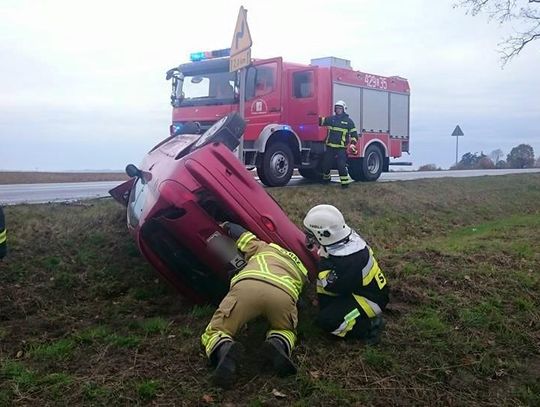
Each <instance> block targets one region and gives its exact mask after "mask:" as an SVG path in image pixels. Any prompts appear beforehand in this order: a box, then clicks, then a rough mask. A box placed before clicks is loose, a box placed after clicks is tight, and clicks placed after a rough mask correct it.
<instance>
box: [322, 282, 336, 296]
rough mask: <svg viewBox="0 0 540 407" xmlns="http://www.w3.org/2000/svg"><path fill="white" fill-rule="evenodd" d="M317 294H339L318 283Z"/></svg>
mask: <svg viewBox="0 0 540 407" xmlns="http://www.w3.org/2000/svg"><path fill="white" fill-rule="evenodd" d="M317 294H320V295H328V296H329V297H337V296H338V295H339V294H336V293H333V292H331V291H327V290H326V289H325V288H324V287H322V286H320V285H318V284H317Z"/></svg>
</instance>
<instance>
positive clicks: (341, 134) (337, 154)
mask: <svg viewBox="0 0 540 407" xmlns="http://www.w3.org/2000/svg"><path fill="white" fill-rule="evenodd" d="M334 113H335V115H334V116H330V117H319V126H326V127H328V135H327V136H326V149H325V152H324V156H323V159H322V173H323V183H328V182H330V170H331V169H332V164H333V162H334V160H336V163H337V168H338V172H339V180H340V181H341V187H342V188H347V187H348V186H349V184H350V183H351V182H353V180H352V179H351V177H350V176H349V173H348V171H347V146H348V145H349V143H350V147H349V148H350V149H351V152H352V153H353V154H356V152H357V150H356V143H357V141H358V134H357V131H356V127H355V125H354V122H353V121H352V120H351V118H350V117H349V115H348V114H347V105H346V104H345V102H344V101H343V100H339V101H337V102H336V103H335V105H334Z"/></svg>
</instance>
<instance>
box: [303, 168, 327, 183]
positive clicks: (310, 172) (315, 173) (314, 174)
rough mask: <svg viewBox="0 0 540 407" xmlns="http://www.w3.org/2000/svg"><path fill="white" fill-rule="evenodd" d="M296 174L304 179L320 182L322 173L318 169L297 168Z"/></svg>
mask: <svg viewBox="0 0 540 407" xmlns="http://www.w3.org/2000/svg"><path fill="white" fill-rule="evenodd" d="M298 172H299V173H300V175H301V176H302V177H304V178H306V179H310V180H313V181H320V180H322V172H321V170H320V169H318V168H299V169H298Z"/></svg>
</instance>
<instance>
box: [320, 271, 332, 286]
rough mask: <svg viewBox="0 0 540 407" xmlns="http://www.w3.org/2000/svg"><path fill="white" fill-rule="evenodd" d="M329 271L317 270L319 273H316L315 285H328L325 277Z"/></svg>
mask: <svg viewBox="0 0 540 407" xmlns="http://www.w3.org/2000/svg"><path fill="white" fill-rule="evenodd" d="M331 271H332V270H331V269H328V270H323V271H319V274H318V275H317V285H320V286H321V287H323V288H324V287H326V286H327V285H328V282H327V281H326V279H327V278H328V274H330V272H331Z"/></svg>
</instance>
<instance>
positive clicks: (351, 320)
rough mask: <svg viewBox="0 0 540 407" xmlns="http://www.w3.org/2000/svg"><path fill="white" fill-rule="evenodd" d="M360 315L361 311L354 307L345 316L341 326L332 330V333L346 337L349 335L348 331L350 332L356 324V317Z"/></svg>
mask: <svg viewBox="0 0 540 407" xmlns="http://www.w3.org/2000/svg"><path fill="white" fill-rule="evenodd" d="M359 316H360V311H358V309H357V308H355V309H353V310H352V311H351V312H349V313H348V314H347V315H345V317H343V322H342V323H341V325H340V326H338V327H337V329H335V330H334V331H332V332H331V333H332V335H336V336H340V337H342V338H343V337H344V336H345V335H347V332H349V331H350V330H351V329H353V327H354V325H356V318H358V317H359Z"/></svg>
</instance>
